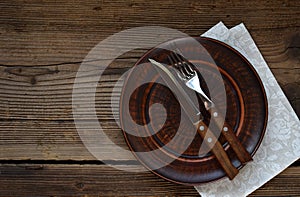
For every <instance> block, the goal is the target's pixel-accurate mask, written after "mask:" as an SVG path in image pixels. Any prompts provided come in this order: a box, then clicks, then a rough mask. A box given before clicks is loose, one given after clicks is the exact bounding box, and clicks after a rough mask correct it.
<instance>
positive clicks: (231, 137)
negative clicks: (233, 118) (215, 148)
mask: <svg viewBox="0 0 300 197" xmlns="http://www.w3.org/2000/svg"><path fill="white" fill-rule="evenodd" d="M209 111H210V113H211V117H212V119H213V120H214V122H215V123H216V125H217V126H218V128H219V129H220V130H221V132H222V134H223V136H224V137H225V138H226V140H227V141H228V143H229V144H230V146H231V148H232V149H233V151H234V152H235V154H236V156H237V158H238V159H239V160H240V162H241V163H242V164H245V163H247V162H249V161H252V160H253V159H252V157H251V155H250V154H249V153H248V151H247V150H246V149H245V147H244V146H243V145H242V144H241V142H240V140H239V139H238V138H237V136H236V135H235V133H234V132H233V129H232V127H231V126H230V125H229V124H228V123H226V122H225V123H224V120H225V119H224V117H223V116H222V115H221V114H219V113H218V111H217V109H216V108H215V107H212V108H210V109H209ZM223 123H224V125H223Z"/></svg>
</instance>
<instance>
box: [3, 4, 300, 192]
mask: <svg viewBox="0 0 300 197" xmlns="http://www.w3.org/2000/svg"><path fill="white" fill-rule="evenodd" d="M220 20H222V21H223V22H224V23H225V24H226V25H227V26H228V27H233V26H235V25H237V24H239V23H241V22H244V23H245V25H246V26H247V28H248V29H249V31H250V33H251V34H252V36H253V38H254V40H255V41H256V43H257V45H258V47H259V48H260V50H261V52H262V54H263V56H264V58H265V59H266V61H267V63H268V64H269V66H270V68H271V70H272V72H273V73H274V75H275V77H276V79H277V80H278V82H279V84H280V86H281V87H282V89H283V91H284V92H285V94H286V96H287V97H288V99H289V101H290V102H291V104H292V106H293V108H294V110H295V111H296V112H297V114H298V116H299V113H300V91H299V87H300V80H299V79H300V58H299V57H300V48H299V47H300V1H297V0H295V1H284V0H283V1H279V0H278V1H260V0H254V1H231V0H227V1H206V0H205V1H189V0H184V1H176V2H173V1H169V0H165V1H147V2H146V1H145V2H144V1H141V0H132V1H114V2H111V1H104V0H99V1H96V0H93V1H84V0H82V1H77V0H72V1H67V0H63V1H56V0H28V1H27V0H20V1H17V0H2V1H1V2H0V24H1V25H0V196H21V195H26V196H41V195H48V196H61V195H67V196H75V195H76V196H78V195H100V196H104V195H111V196H115V195H120V196H123V195H127V196H128V195H130V196H136V195H140V196H166V195H168V196H177V195H180V196H182V195H186V196H196V195H197V192H196V191H195V189H194V188H193V187H188V186H181V185H176V184H173V183H169V182H167V181H164V180H162V179H160V178H158V177H156V176H155V175H153V174H151V173H150V172H147V173H129V172H124V171H118V170H115V169H114V168H111V167H108V166H106V165H104V164H103V163H102V162H101V161H97V160H96V159H95V158H94V157H93V156H92V155H91V154H90V153H89V152H88V151H87V150H86V148H85V147H84V146H83V144H82V142H81V140H80V138H79V136H78V134H77V132H76V129H75V125H74V122H73V117H72V100H71V96H72V87H73V82H74V79H75V75H76V71H77V69H78V67H79V65H80V63H81V62H82V60H83V59H84V57H85V56H86V55H87V53H88V52H89V51H90V50H91V49H92V48H93V47H94V46H95V45H96V44H97V43H98V42H100V41H101V40H103V39H105V38H106V37H108V36H110V35H112V34H114V33H117V32H119V31H121V30H124V29H128V28H132V27H138V26H145V25H160V26H165V27H170V28H174V29H178V30H180V31H183V32H185V33H187V34H189V35H191V36H197V35H200V34H201V33H204V32H205V31H206V30H207V29H209V28H210V27H211V26H213V25H215V24H216V23H217V22H219V21H220ZM145 51H146V49H144V50H142V49H141V50H138V51H135V52H132V53H129V54H126V55H124V56H123V57H121V58H119V59H118V60H116V62H115V66H114V69H113V72H108V73H107V75H106V79H108V80H107V82H108V83H107V84H104V85H103V86H101V85H99V86H100V87H99V88H98V89H97V91H99V92H98V94H97V97H98V99H99V100H100V101H101V102H102V103H104V105H99V112H98V116H99V119H100V121H102V123H103V124H106V123H107V124H106V125H107V127H106V129H107V130H108V133H109V135H110V136H111V138H112V139H114V140H115V141H116V142H117V143H118V144H120V145H121V146H124V147H125V146H126V145H125V142H124V140H123V137H122V135H121V132H120V129H118V128H117V127H116V126H113V124H110V123H111V122H112V121H113V119H112V115H111V111H110V109H109V108H107V106H108V104H109V101H110V100H109V99H110V98H109V96H108V95H109V93H110V92H111V89H112V84H113V83H112V82H114V81H115V80H116V79H117V78H118V76H120V75H121V74H122V72H124V70H126V69H128V68H130V67H131V66H132V65H133V64H134V62H135V61H136V60H137V59H138V58H139V57H140V56H141V55H142V54H143V53H144V52H145ZM102 84H103V83H102ZM122 164H124V165H128V167H130V168H135V163H132V162H130V161H128V162H127V163H126V162H125V163H122ZM116 165H117V163H116ZM299 195H300V166H299V163H297V162H296V163H294V164H293V165H292V166H291V167H289V168H288V169H287V170H285V171H284V172H282V173H281V174H279V175H278V176H277V177H276V178H274V179H273V180H271V181H270V182H269V183H267V184H266V185H264V186H263V187H262V188H260V189H259V190H257V191H255V192H254V193H253V194H252V196H299Z"/></svg>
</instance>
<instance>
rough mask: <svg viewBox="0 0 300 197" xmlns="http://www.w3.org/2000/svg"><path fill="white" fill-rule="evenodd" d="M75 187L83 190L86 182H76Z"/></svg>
mask: <svg viewBox="0 0 300 197" xmlns="http://www.w3.org/2000/svg"><path fill="white" fill-rule="evenodd" d="M75 187H76V188H77V189H80V190H83V188H84V183H76V184H75Z"/></svg>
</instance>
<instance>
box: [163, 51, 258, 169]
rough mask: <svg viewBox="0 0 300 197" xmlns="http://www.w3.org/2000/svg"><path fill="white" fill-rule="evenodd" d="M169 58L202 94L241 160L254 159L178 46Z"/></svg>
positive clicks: (206, 105)
mask: <svg viewBox="0 0 300 197" xmlns="http://www.w3.org/2000/svg"><path fill="white" fill-rule="evenodd" d="M168 59H169V61H170V63H171V65H172V66H174V67H175V68H176V71H177V74H178V76H179V77H180V78H181V79H182V80H183V81H184V82H185V84H186V86H187V87H189V88H190V89H192V90H194V91H196V92H198V93H199V94H200V98H201V100H202V101H203V103H204V106H205V108H206V110H208V111H209V112H210V114H211V115H212V117H213V119H214V122H215V123H216V125H217V127H218V128H219V129H220V130H221V133H222V135H223V136H224V137H225V139H226V140H227V141H228V143H229V144H230V147H231V148H232V149H233V151H234V152H235V154H236V156H237V158H238V159H239V160H240V162H241V163H242V164H245V163H247V162H249V161H252V157H251V155H250V154H249V152H248V151H247V150H246V149H245V147H244V146H243V145H242V144H241V142H240V141H239V139H238V138H237V136H236V135H235V134H234V132H233V129H232V127H231V126H230V125H229V124H228V123H226V122H225V123H224V120H225V119H224V117H223V116H222V114H220V113H219V112H218V110H217V108H216V106H215V105H214V103H213V102H212V101H211V99H209V98H208V96H207V95H206V94H205V93H204V92H203V90H202V88H201V85H200V80H199V77H198V74H197V72H196V70H195V69H194V68H195V66H194V65H193V64H192V63H191V62H189V61H188V60H187V59H186V58H184V57H183V55H182V54H181V52H180V51H179V49H178V48H176V50H175V52H171V54H170V55H169V56H168Z"/></svg>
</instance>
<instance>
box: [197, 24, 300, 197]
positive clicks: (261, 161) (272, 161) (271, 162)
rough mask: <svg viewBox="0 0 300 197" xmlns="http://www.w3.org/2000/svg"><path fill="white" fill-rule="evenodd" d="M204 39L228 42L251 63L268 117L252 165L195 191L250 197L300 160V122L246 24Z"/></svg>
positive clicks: (224, 196) (219, 26) (222, 27)
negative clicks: (264, 98) (259, 85)
mask: <svg viewBox="0 0 300 197" xmlns="http://www.w3.org/2000/svg"><path fill="white" fill-rule="evenodd" d="M202 36H205V37H210V38H214V39H217V40H219V41H222V42H224V43H227V44H228V45H230V46H231V47H233V48H235V49H236V50H238V51H239V52H240V53H241V54H243V55H244V56H245V57H246V58H247V59H248V60H249V61H250V63H251V64H252V65H253V66H254V68H255V69H256V71H257V73H258V74H259V76H260V78H261V80H262V82H263V84H264V88H265V90H266V94H267V99H268V110H269V114H268V116H269V117H268V125H267V128H266V133H265V136H264V139H263V141H262V144H261V145H260V147H259V149H258V150H257V152H256V154H255V155H254V157H253V160H254V161H253V162H250V163H248V164H247V165H246V166H245V167H244V168H242V169H241V170H240V172H239V174H238V175H237V176H236V177H235V178H234V179H233V181H230V180H229V179H228V178H223V179H220V180H218V181H216V182H211V183H207V184H204V185H201V186H196V187H195V188H196V189H197V191H198V192H199V194H200V195H201V196H203V197H205V196H211V197H217V196H221V197H229V196H234V197H236V196H239V197H240V196H247V195H248V194H250V193H252V192H253V191H255V190H256V189H258V188H259V187H261V186H262V185H263V184H265V183H266V182H267V181H269V180H270V179H272V178H273V177H274V176H276V175H277V174H279V173H280V172H282V171H283V170H284V169H285V168H287V167H288V166H289V165H290V164H292V163H293V162H295V161H296V160H298V159H299V157H300V121H299V119H298V117H297V115H296V113H295V112H294V110H293V109H292V107H291V105H290V103H289V102H288V100H287V98H286V97H285V95H284V93H283V91H282V90H281V88H280V86H279V85H278V83H277V81H276V79H275V77H274V76H273V74H272V72H271V70H270V69H269V67H268V65H267V63H266V62H265V61H264V59H263V57H262V55H261V53H260V52H259V50H258V48H257V46H256V45H255V43H254V41H253V39H252V37H251V35H250V34H249V32H248V31H247V29H246V27H245V26H244V24H240V25H237V26H235V27H233V28H232V29H228V28H227V27H226V26H225V25H224V24H223V23H222V22H220V23H218V24H217V25H215V26H214V27H212V28H211V29H210V30H208V31H207V32H206V33H204V34H203V35H202Z"/></svg>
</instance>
